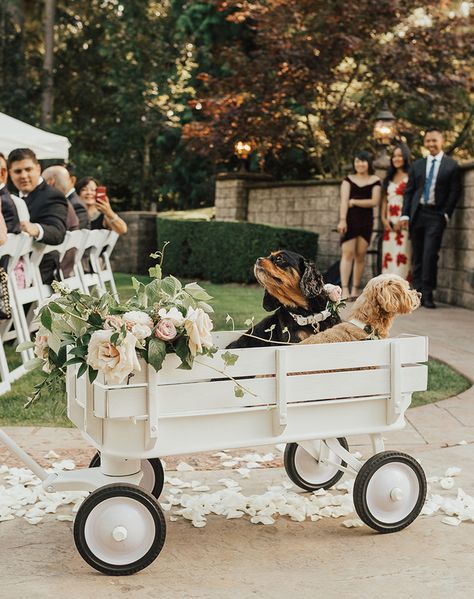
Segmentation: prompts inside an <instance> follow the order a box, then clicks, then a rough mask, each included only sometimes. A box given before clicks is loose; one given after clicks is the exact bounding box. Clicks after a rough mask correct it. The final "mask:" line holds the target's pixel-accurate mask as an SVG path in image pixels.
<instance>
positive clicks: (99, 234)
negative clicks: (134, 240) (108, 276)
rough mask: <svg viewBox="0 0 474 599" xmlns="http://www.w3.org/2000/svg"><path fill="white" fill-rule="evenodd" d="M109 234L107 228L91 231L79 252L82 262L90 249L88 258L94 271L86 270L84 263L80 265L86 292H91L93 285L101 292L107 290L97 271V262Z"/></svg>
mask: <svg viewBox="0 0 474 599" xmlns="http://www.w3.org/2000/svg"><path fill="white" fill-rule="evenodd" d="M108 236H109V231H108V230H107V229H95V230H94V231H89V232H88V235H87V238H86V240H85V242H84V244H83V246H82V248H81V250H80V251H79V252H77V254H78V255H79V258H80V259H81V262H82V258H83V257H84V254H85V253H86V252H87V250H89V255H88V259H89V263H90V267H91V270H92V272H84V268H83V267H82V264H81V267H80V277H81V281H82V287H83V289H84V293H89V290H90V288H91V287H97V289H98V290H99V292H100V293H101V294H102V293H105V291H106V289H105V288H104V287H103V285H102V282H101V280H100V277H99V274H98V272H97V268H98V267H97V263H98V258H99V256H100V254H101V252H102V249H103V248H104V245H105V242H106V240H107V237H108ZM86 255H87V254H86Z"/></svg>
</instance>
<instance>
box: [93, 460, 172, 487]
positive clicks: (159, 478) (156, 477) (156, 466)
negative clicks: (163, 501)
mask: <svg viewBox="0 0 474 599" xmlns="http://www.w3.org/2000/svg"><path fill="white" fill-rule="evenodd" d="M99 466H100V453H99V452H97V453H96V454H95V456H94V457H93V458H92V460H91V461H90V464H89V468H98V467H99ZM141 469H142V471H143V477H142V479H141V481H140V487H141V488H142V489H145V491H147V492H148V493H151V494H152V495H153V497H155V498H156V499H158V498H159V496H160V495H161V492H162V491H163V485H164V484H165V473H164V471H163V465H162V463H161V460H160V459H159V458H150V459H149V460H142V461H141Z"/></svg>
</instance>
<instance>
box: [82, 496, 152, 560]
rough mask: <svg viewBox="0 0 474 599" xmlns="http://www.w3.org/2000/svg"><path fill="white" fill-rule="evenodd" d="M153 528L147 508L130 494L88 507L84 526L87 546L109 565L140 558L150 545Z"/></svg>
mask: <svg viewBox="0 0 474 599" xmlns="http://www.w3.org/2000/svg"><path fill="white" fill-rule="evenodd" d="M125 524H126V526H125ZM155 532H156V525H155V521H154V519H153V516H152V514H151V513H150V511H149V510H148V509H147V508H146V507H145V506H144V505H143V504H142V503H140V502H139V501H137V500H135V499H132V498H130V497H111V498H110V499H105V500H104V501H102V502H101V503H99V504H98V505H96V506H95V507H94V508H93V509H92V510H91V512H90V513H89V515H88V516H87V520H86V523H85V526H84V537H85V541H86V543H87V545H88V547H89V549H90V550H91V551H92V553H93V554H94V555H95V556H96V557H97V558H98V559H100V560H102V561H104V562H106V563H108V564H112V565H125V564H131V563H133V562H135V561H137V560H139V559H140V558H142V557H143V556H144V555H145V554H146V553H147V552H148V550H149V549H150V548H151V546H152V545H153V542H154V539H155Z"/></svg>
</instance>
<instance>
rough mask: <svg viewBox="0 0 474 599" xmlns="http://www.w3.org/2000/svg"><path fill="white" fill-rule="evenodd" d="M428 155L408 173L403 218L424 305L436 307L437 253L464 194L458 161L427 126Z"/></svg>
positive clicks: (425, 138)
mask: <svg viewBox="0 0 474 599" xmlns="http://www.w3.org/2000/svg"><path fill="white" fill-rule="evenodd" d="M423 143H424V146H425V148H426V149H427V150H428V151H429V156H428V157H427V158H423V159H421V160H417V161H416V162H414V164H413V166H412V167H411V169H410V173H409V175H408V183H407V186H406V190H405V194H404V200H403V209H402V216H401V218H400V222H401V224H402V226H404V227H407V226H409V228H410V236H411V241H412V246H413V268H412V271H413V287H415V289H417V290H418V291H421V292H422V299H421V303H422V305H423V306H425V308H436V304H435V303H434V301H433V290H434V289H436V282H437V272H438V256H439V250H440V248H441V241H442V238H443V233H444V230H445V228H446V225H447V224H448V222H449V220H450V219H451V217H452V215H453V212H454V208H455V207H456V203H457V201H458V200H459V196H460V194H461V171H460V169H459V165H458V163H457V162H456V161H455V160H453V159H452V158H450V157H449V156H446V154H445V153H444V152H443V146H444V137H443V134H442V133H441V131H439V130H438V129H434V128H433V129H428V130H427V131H426V133H425V137H424V140H423Z"/></svg>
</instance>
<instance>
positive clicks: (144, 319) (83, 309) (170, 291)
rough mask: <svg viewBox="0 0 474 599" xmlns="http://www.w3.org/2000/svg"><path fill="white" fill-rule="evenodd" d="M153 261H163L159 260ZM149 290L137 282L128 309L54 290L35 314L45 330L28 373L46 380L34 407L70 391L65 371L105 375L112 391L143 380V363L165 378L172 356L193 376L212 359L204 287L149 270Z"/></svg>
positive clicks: (108, 297)
mask: <svg viewBox="0 0 474 599" xmlns="http://www.w3.org/2000/svg"><path fill="white" fill-rule="evenodd" d="M152 256H153V257H158V256H162V254H153V255H152ZM150 276H152V277H153V280H152V281H151V282H150V283H148V284H147V285H145V284H143V283H141V282H139V281H138V280H137V279H135V278H132V285H133V289H134V292H135V293H134V295H133V297H132V298H131V299H129V300H128V301H127V302H125V303H120V302H118V301H116V300H115V299H114V298H113V297H112V296H111V295H110V294H108V293H106V294H104V295H102V296H101V297H98V296H95V295H86V294H84V293H81V292H79V291H76V290H74V291H72V290H70V289H68V288H67V287H65V286H64V285H62V284H61V283H57V282H54V283H53V285H52V286H53V290H54V292H55V293H54V294H53V295H52V296H51V297H50V298H48V300H47V301H46V302H44V303H43V305H41V306H40V307H39V308H38V309H37V311H36V320H37V322H38V324H39V325H40V326H39V330H38V332H37V334H36V338H35V341H34V342H31V343H23V344H21V345H20V346H18V351H22V350H24V349H28V348H33V349H34V354H35V356H36V357H35V359H33V360H32V361H31V362H30V364H29V368H38V367H41V369H42V371H43V373H44V377H43V380H42V381H41V382H40V383H39V384H38V385H36V387H35V392H34V395H33V397H32V400H35V399H37V398H38V397H40V396H41V394H42V393H43V392H45V391H47V392H49V393H51V392H53V391H54V392H56V391H58V387H60V388H61V389H64V385H65V375H66V368H67V366H69V365H72V364H78V365H79V369H78V376H79V377H80V376H83V375H84V374H85V373H86V372H87V373H88V376H89V380H90V382H93V381H94V380H95V379H96V377H97V375H98V373H99V372H101V373H103V374H105V376H106V378H107V381H108V382H109V383H111V384H121V383H123V382H124V381H126V380H127V379H128V378H129V377H130V376H132V375H133V374H134V373H135V372H139V371H140V369H141V367H140V361H139V358H142V359H143V360H144V361H145V362H146V363H147V364H150V365H151V366H153V367H154V368H155V370H157V371H158V370H160V369H161V367H162V365H163V360H164V359H165V357H166V355H167V354H168V353H175V354H177V355H178V357H179V358H180V360H181V364H180V368H184V369H190V368H192V365H193V362H194V359H195V358H196V356H199V355H209V356H212V355H213V354H214V353H215V352H216V351H217V348H216V347H214V346H213V343H212V336H211V331H212V328H213V324H212V321H211V319H210V317H209V313H211V312H212V311H213V309H212V307H211V306H210V305H209V304H208V303H207V302H208V301H210V300H212V298H211V296H210V295H208V294H207V292H206V291H205V290H204V289H203V288H202V287H200V286H199V285H198V284H197V283H189V284H187V285H184V286H183V285H182V284H181V282H180V281H179V280H178V279H176V278H175V277H173V276H167V277H164V278H162V272H161V264H157V265H156V266H154V267H152V268H151V269H150Z"/></svg>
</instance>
